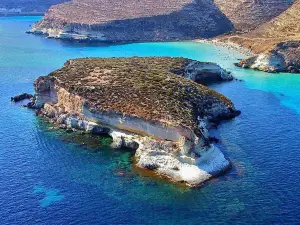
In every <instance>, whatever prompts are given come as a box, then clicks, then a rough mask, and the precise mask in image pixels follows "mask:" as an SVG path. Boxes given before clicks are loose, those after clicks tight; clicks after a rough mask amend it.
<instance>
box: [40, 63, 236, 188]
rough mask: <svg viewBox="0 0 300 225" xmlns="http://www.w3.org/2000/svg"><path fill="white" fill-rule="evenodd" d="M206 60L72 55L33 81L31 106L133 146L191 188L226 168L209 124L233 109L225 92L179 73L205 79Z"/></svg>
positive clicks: (140, 160)
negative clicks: (45, 74) (110, 57)
mask: <svg viewBox="0 0 300 225" xmlns="http://www.w3.org/2000/svg"><path fill="white" fill-rule="evenodd" d="M196 64H198V65H199V66H198V67H197V66H196ZM205 65H210V66H212V65H211V64H205V63H204V64H201V63H199V62H196V61H193V60H187V59H183V58H127V59H125V58H113V59H76V60H70V61H68V62H67V63H66V64H65V66H64V67H63V68H61V69H60V70H57V71H55V72H53V73H51V74H49V75H48V76H46V77H40V78H38V79H37V80H36V82H35V91H36V96H35V106H36V107H37V108H40V109H41V110H40V112H39V113H40V115H42V116H45V117H47V118H51V120H52V121H53V122H55V123H57V124H63V125H65V126H67V127H70V128H75V129H80V130H85V131H87V132H96V133H97V132H100V133H105V132H106V133H107V134H109V135H111V136H112V137H113V139H114V143H113V146H114V147H122V146H124V147H130V148H133V149H136V159H137V165H138V166H140V167H143V168H147V169H151V170H155V171H156V172H157V173H158V174H161V175H165V176H167V177H169V178H170V179H172V180H174V181H180V182H186V183H187V184H188V185H191V186H197V185H199V184H201V183H202V182H204V181H205V180H207V179H209V178H211V177H212V176H214V175H216V174H218V173H220V172H222V171H224V170H225V169H226V168H227V167H228V166H229V162H228V161H227V160H226V159H225V158H224V156H223V154H222V153H221V152H220V150H219V149H217V148H216V147H215V146H213V145H212V144H211V143H210V140H209V133H208V125H207V123H210V122H212V121H214V122H216V121H219V120H221V119H229V118H233V117H235V116H236V115H238V112H237V111H235V109H234V106H233V104H232V103H231V101H230V100H228V99H227V98H226V97H224V96H222V95H220V94H218V93H216V92H214V91H213V90H210V89H208V88H206V87H205V86H202V85H200V84H197V83H195V82H193V81H190V80H189V79H186V78H183V77H189V76H188V75H191V74H198V77H200V76H201V71H202V72H203V73H204V74H205V77H206V76H207V74H208V70H207V68H206V67H205ZM201 68H202V70H201ZM203 68H204V69H203ZM209 68H211V67H209ZM221 72H222V73H223V72H224V71H223V70H221V71H220V76H221ZM214 76H215V71H213V73H212V77H214ZM222 76H223V75H222ZM206 79H207V78H206Z"/></svg>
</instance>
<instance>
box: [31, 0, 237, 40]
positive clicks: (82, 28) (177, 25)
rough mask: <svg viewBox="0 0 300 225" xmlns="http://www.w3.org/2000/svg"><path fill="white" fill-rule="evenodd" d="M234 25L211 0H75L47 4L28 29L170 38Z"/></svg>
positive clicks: (56, 34)
mask: <svg viewBox="0 0 300 225" xmlns="http://www.w3.org/2000/svg"><path fill="white" fill-rule="evenodd" d="M232 29H233V26H232V24H231V22H230V21H229V20H228V19H227V18H226V16H224V14H223V13H222V12H221V11H220V10H219V9H218V7H216V6H215V4H214V2H213V1H212V0H208V1H207V0H197V1H193V0H171V1H159V0H146V1H139V0H126V1H122V2H119V1H108V0H93V1H91V0H80V1H79V0H73V1H71V2H67V3H63V4H60V5H56V6H53V7H51V8H50V9H49V10H48V11H47V13H46V15H45V16H44V18H43V19H42V20H41V21H40V22H38V23H37V24H35V25H34V26H33V28H32V29H31V31H30V32H31V33H35V34H45V35H47V36H48V37H52V38H60V39H70V40H81V41H83V40H84V41H107V42H132V41H174V40H193V39H196V38H208V37H213V36H216V35H219V34H222V33H225V32H229V31H231V30H232Z"/></svg>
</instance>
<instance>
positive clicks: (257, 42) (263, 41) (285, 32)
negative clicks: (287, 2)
mask: <svg viewBox="0 0 300 225" xmlns="http://www.w3.org/2000/svg"><path fill="white" fill-rule="evenodd" d="M299 21H300V1H299V0H298V1H296V2H295V3H294V4H293V5H292V6H291V7H290V8H289V9H287V10H286V11H285V12H283V13H282V14H280V15H279V16H278V17H276V18H275V19H273V20H271V21H270V22H267V23H265V24H263V25H261V26H259V27H258V28H257V29H255V30H253V31H251V32H249V33H247V34H244V35H234V34H233V35H232V36H226V37H223V38H221V39H222V40H229V41H231V42H234V43H238V44H240V45H242V46H244V47H246V48H249V49H251V50H252V51H253V52H255V53H262V52H264V51H267V50H271V49H273V48H274V47H275V45H276V44H278V43H280V42H285V41H290V40H300V23H299Z"/></svg>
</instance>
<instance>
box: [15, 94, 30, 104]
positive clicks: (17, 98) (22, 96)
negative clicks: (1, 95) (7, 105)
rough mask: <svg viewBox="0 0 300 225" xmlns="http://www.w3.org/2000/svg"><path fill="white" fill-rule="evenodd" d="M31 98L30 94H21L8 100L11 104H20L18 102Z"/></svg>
mask: <svg viewBox="0 0 300 225" xmlns="http://www.w3.org/2000/svg"><path fill="white" fill-rule="evenodd" d="M31 98H33V95H32V94H28V93H22V94H19V95H16V96H14V97H11V98H10V100H11V101H12V102H20V101H23V100H25V99H31Z"/></svg>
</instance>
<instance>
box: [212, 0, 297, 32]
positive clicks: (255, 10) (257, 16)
mask: <svg viewBox="0 0 300 225" xmlns="http://www.w3.org/2000/svg"><path fill="white" fill-rule="evenodd" d="M293 2H294V0H231V1H228V0H215V3H216V5H217V6H219V7H220V9H221V11H222V12H223V13H224V14H225V15H226V16H227V17H228V18H229V19H230V21H231V22H232V23H233V24H234V26H235V28H236V29H237V30H238V31H248V30H252V29H254V28H257V27H258V26H259V25H262V24H263V23H265V22H268V21H270V20H271V19H273V18H275V17H276V16H278V15H280V14H281V13H282V12H284V11H285V10H286V9H287V8H289V7H290V6H291V5H292V4H293Z"/></svg>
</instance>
